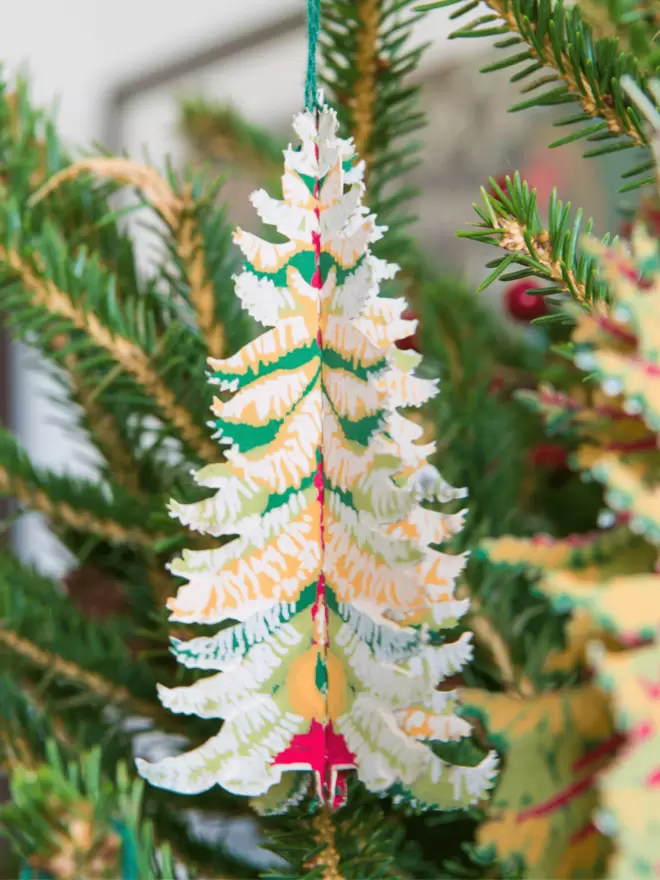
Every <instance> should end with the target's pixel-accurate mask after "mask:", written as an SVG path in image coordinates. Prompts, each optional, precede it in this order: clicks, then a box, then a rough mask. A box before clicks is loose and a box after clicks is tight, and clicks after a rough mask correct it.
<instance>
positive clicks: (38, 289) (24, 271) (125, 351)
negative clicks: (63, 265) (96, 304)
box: [0, 249, 218, 461]
mask: <svg viewBox="0 0 660 880" xmlns="http://www.w3.org/2000/svg"><path fill="white" fill-rule="evenodd" d="M0 259H2V260H4V261H5V262H6V263H7V264H8V265H9V266H11V268H12V269H13V270H14V271H15V272H16V274H17V275H18V276H19V278H20V279H21V281H22V282H23V284H24V285H25V287H26V288H27V289H28V290H30V291H31V292H32V295H33V298H34V300H35V302H37V303H39V304H40V305H42V306H43V307H44V308H46V309H48V311H49V312H51V314H53V315H61V316H62V317H65V318H67V319H68V320H69V321H71V323H72V324H73V325H74V327H76V328H77V329H78V330H82V331H84V332H85V333H87V334H88V335H89V336H90V337H91V339H92V340H93V341H94V342H95V343H96V344H97V345H98V346H99V347H100V348H102V349H104V350H105V351H107V352H108V353H109V354H110V355H111V356H112V357H113V358H114V360H115V361H116V362H117V364H119V365H120V366H121V367H122V368H123V369H125V370H126V371H127V372H128V373H130V374H131V375H133V376H134V377H135V378H136V379H137V381H138V382H139V383H140V384H141V385H142V386H143V387H144V388H145V389H146V391H147V392H148V393H149V394H150V395H151V396H152V397H153V399H154V400H155V401H156V403H157V404H158V406H159V408H160V409H161V411H162V412H163V414H164V415H165V416H166V418H168V419H169V420H170V421H171V422H172V423H173V424H174V425H175V426H176V428H177V429H178V431H179V434H180V435H181V437H182V438H183V440H184V441H185V442H186V443H187V444H188V445H189V446H190V448H191V449H193V450H194V451H195V452H197V453H198V454H199V455H200V457H201V458H203V459H204V460H206V461H217V459H218V450H217V447H216V445H215V443H213V442H212V441H211V440H210V439H209V438H208V437H207V435H206V432H205V431H204V430H203V429H201V428H200V427H199V426H198V425H196V424H195V423H194V422H193V420H192V418H191V416H190V413H189V412H188V411H187V410H186V409H185V408H184V407H182V406H180V404H179V403H178V402H177V400H176V396H175V394H174V393H173V392H172V391H171V390H170V389H169V388H168V387H167V386H166V385H165V384H164V383H163V381H162V379H161V378H160V376H159V375H158V373H157V372H156V371H155V370H154V369H153V367H152V365H151V363H150V361H149V357H148V356H147V355H146V354H145V352H144V351H143V350H142V349H141V348H140V347H139V346H138V345H136V344H135V343H133V342H131V341H130V340H128V339H124V338H123V337H121V336H117V335H115V334H113V333H111V332H110V330H108V328H107V327H105V326H104V325H103V324H102V323H101V321H99V319H98V318H97V317H96V315H94V314H93V313H91V312H85V311H83V310H82V309H81V308H79V307H78V306H76V305H75V304H74V303H73V302H72V301H71V298H70V297H69V296H67V294H66V293H64V292H63V291H61V290H59V289H58V288H57V287H56V286H55V284H54V283H53V282H52V281H51V280H50V279H47V278H42V277H40V276H39V275H37V273H36V272H35V271H34V270H33V269H32V268H31V267H30V266H28V265H26V264H25V263H24V262H23V260H21V258H20V256H19V254H18V253H17V252H16V251H9V252H7V251H4V250H2V249H0Z"/></svg>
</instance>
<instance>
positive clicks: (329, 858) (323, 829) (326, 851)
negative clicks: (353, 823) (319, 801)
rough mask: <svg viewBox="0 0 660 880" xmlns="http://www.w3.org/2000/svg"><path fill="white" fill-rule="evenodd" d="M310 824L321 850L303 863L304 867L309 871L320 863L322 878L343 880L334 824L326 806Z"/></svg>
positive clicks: (324, 879)
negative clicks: (321, 847)
mask: <svg viewBox="0 0 660 880" xmlns="http://www.w3.org/2000/svg"><path fill="white" fill-rule="evenodd" d="M312 826H313V827H314V831H315V837H316V841H317V843H318V845H319V846H323V850H322V851H321V852H320V853H319V854H318V855H317V856H315V857H314V858H313V859H310V860H309V862H307V863H306V864H305V869H306V870H307V871H311V870H312V869H313V868H317V867H320V866H321V865H322V866H323V873H322V874H321V877H322V880H344V876H343V874H342V873H341V871H340V870H339V865H340V856H339V852H338V851H337V846H336V843H335V826H334V822H333V821H332V815H331V813H330V811H329V810H328V809H327V808H323V809H321V810H319V812H318V813H317V814H316V815H315V816H314V818H313V819H312Z"/></svg>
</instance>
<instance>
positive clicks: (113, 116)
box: [0, 0, 616, 575]
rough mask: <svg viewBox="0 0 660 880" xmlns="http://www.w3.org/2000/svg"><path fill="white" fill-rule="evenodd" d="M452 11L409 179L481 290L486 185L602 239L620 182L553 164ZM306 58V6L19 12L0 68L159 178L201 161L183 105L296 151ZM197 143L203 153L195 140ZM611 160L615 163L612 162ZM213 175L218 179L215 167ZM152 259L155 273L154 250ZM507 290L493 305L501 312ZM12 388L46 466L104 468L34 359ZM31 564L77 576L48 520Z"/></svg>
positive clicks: (542, 132)
mask: <svg viewBox="0 0 660 880" xmlns="http://www.w3.org/2000/svg"><path fill="white" fill-rule="evenodd" d="M451 30H452V22H451V21H450V20H449V14H448V12H445V11H443V10H441V11H438V12H435V13H434V14H432V15H431V16H429V17H428V18H426V19H425V21H424V26H423V33H420V34H419V39H420V41H422V40H425V41H426V40H428V41H430V42H431V45H430V47H429V49H428V51H427V52H426V53H425V55H424V58H423V61H422V64H421V67H420V69H419V71H418V72H417V74H416V76H417V77H418V78H419V79H420V80H421V81H422V82H423V85H424V92H423V94H424V105H425V109H426V111H427V113H428V115H429V126H428V128H427V129H426V130H424V131H423V132H421V136H422V138H423V139H424V140H425V153H424V163H423V164H422V165H421V166H420V168H419V169H417V170H416V171H415V172H414V178H415V179H414V181H413V182H414V183H416V184H420V183H421V184H422V187H423V195H422V196H421V197H420V198H419V199H418V201H417V203H416V204H414V205H413V206H412V211H413V213H415V214H418V216H419V218H420V220H419V227H418V235H419V237H420V239H421V241H422V242H423V243H424V244H425V245H426V246H427V247H428V250H429V252H430V253H431V254H432V255H433V258H434V259H435V260H437V261H438V262H439V263H440V264H441V265H443V266H445V267H447V268H454V269H457V270H458V271H459V272H460V273H462V274H464V275H466V276H467V277H468V279H469V280H470V282H473V283H474V286H475V287H476V285H477V284H478V282H479V281H480V280H482V278H483V277H484V275H485V270H484V261H485V259H487V258H488V257H489V256H490V255H488V254H487V255H484V249H483V248H482V247H480V246H479V245H476V244H474V243H473V242H465V241H457V240H456V238H455V231H456V229H460V228H466V225H467V224H469V223H470V221H471V220H472V219H473V210H472V207H471V205H472V202H473V201H475V200H478V198H479V186H480V185H482V184H486V185H487V181H488V177H489V176H493V177H496V178H499V177H501V176H503V175H504V174H506V173H509V172H513V170H515V169H516V168H518V169H520V170H521V172H523V173H526V174H527V177H528V179H529V180H530V181H531V182H532V183H533V184H534V185H536V186H537V188H538V192H539V202H540V204H541V206H542V205H543V203H544V201H545V200H546V199H547V196H548V194H549V191H550V188H551V186H552V185H558V186H559V187H560V190H561V194H562V197H563V198H565V199H571V200H574V202H575V203H577V204H578V205H582V206H583V207H584V209H585V213H586V214H587V215H593V216H595V217H596V218H597V222H596V224H595V227H596V231H597V232H603V231H605V230H606V229H608V228H612V227H613V226H614V225H615V222H616V221H615V220H614V214H613V207H612V204H613V201H614V199H613V195H614V190H615V184H614V183H612V184H610V183H609V180H612V181H614V180H615V179H616V173H614V172H612V168H611V165H612V163H611V162H610V163H609V164H608V163H607V162H605V161H602V162H598V161H591V162H588V163H583V162H576V161H575V159H576V156H577V154H578V153H579V150H580V147H579V146H577V147H576V146H575V145H569V146H567V147H564V148H562V149H561V150H557V151H549V150H548V149H547V147H546V145H547V144H548V143H549V142H550V141H551V140H552V139H553V136H554V137H556V134H555V133H554V132H553V131H552V128H551V122H552V114H551V112H550V111H548V112H547V113H546V112H541V114H540V115H539V113H538V112H525V113H521V114H509V113H507V109H508V108H509V107H510V106H511V105H512V104H513V103H515V101H516V99H517V97H518V92H517V89H516V87H515V86H512V85H511V84H510V83H509V82H508V74H507V72H501V73H499V74H494V75H489V76H483V75H481V74H480V73H479V68H480V67H481V66H484V65H485V64H486V63H488V61H489V60H490V59H489V50H488V48H485V45H486V41H484V40H482V39H480V40H456V41H451V40H448V39H447V36H448V34H449V33H450V32H451ZM305 53H306V24H305V9H304V3H303V2H300V0H241V2H240V3H237V2H234V0H187V2H185V3H181V2H175V0H114V2H113V3H112V4H101V3H95V2H89V0H60V2H58V3H57V4H53V3H49V2H46V0H23V2H21V3H18V4H12V5H11V8H9V9H7V10H6V11H5V14H4V16H3V25H2V29H1V30H0V61H2V63H3V65H4V68H5V75H6V76H7V75H9V76H11V75H13V74H15V73H19V72H21V73H24V74H25V75H27V76H28V78H29V80H30V82H31V88H32V96H33V100H34V101H35V103H36V104H37V105H39V104H41V105H43V106H48V107H53V108H54V109H55V110H56V114H57V119H58V127H59V131H60V133H61V135H62V137H63V138H64V139H65V140H67V141H68V142H69V143H70V145H71V146H72V147H74V148H75V149H79V150H82V149H88V150H91V151H92V152H93V151H94V146H93V145H94V144H99V145H101V146H102V147H103V148H106V149H108V150H111V151H112V152H115V153H117V152H124V151H125V152H126V153H127V154H128V155H129V156H131V157H133V158H136V159H141V158H144V156H145V155H147V156H148V158H149V160H150V161H151V162H152V163H153V164H155V165H156V166H157V167H159V168H162V167H163V165H164V161H165V157H166V156H168V155H169V156H171V159H172V162H173V164H174V166H175V167H176V166H180V165H182V164H183V163H185V162H187V161H191V160H192V161H201V160H202V158H208V156H205V157H203V156H201V155H200V151H199V150H198V149H197V150H196V149H195V147H194V145H193V141H192V140H191V138H190V137H189V136H187V134H186V131H185V126H184V125H183V114H182V104H183V103H184V102H185V101H190V100H191V99H204V100H206V101H211V102H214V103H216V104H220V105H230V106H232V107H234V108H236V109H238V110H239V111H240V113H241V114H242V115H243V117H244V118H245V119H246V120H248V121H250V120H251V121H254V122H258V123H259V124H261V125H265V126H267V127H268V128H269V129H270V130H271V131H272V132H273V133H275V134H281V136H282V139H283V140H288V136H289V135H288V132H289V130H290V120H291V116H292V114H293V113H294V112H296V110H297V109H298V108H299V107H300V106H301V102H302V97H303V77H304V70H305ZM193 140H194V139H193ZM615 161H616V159H615ZM211 173H212V169H211ZM252 186H253V181H252V180H251V179H250V176H249V173H247V174H246V175H245V179H241V178H238V179H237V178H236V177H232V180H231V181H230V182H229V183H228V184H227V186H226V187H225V190H224V193H223V196H224V198H228V199H229V200H230V203H231V211H232V213H233V216H232V219H235V220H237V221H239V222H249V221H246V219H245V218H246V217H248V218H249V217H251V212H252V209H251V206H250V205H249V203H248V202H247V195H248V194H249V192H250V191H251V189H252ZM143 250H144V259H145V260H148V259H149V253H148V251H149V246H148V242H147V241H145V243H144V249H143ZM501 294H502V291H501V290H499V289H498V288H497V287H495V288H494V289H493V290H491V291H489V292H488V294H485V295H487V296H489V297H491V298H492V300H493V304H494V306H495V307H498V304H499V301H500V299H501ZM7 378H8V386H9V387H8V392H9V401H8V406H9V408H10V410H11V420H12V422H13V426H14V428H15V430H16V431H17V433H18V435H19V436H20V438H21V439H22V441H23V443H24V445H25V447H26V448H27V451H28V452H29V454H30V456H31V457H32V459H33V461H34V462H35V463H36V464H47V465H48V466H49V467H50V468H54V469H60V468H63V467H66V468H68V469H70V470H72V471H74V472H76V473H83V474H86V473H89V471H90V469H91V470H93V467H94V462H93V461H92V460H91V459H89V454H88V451H87V450H83V449H80V448H79V447H78V446H75V445H74V441H72V440H71V432H70V430H69V429H68V425H67V421H66V416H65V414H64V415H63V413H62V410H61V407H60V406H55V405H54V404H52V403H50V402H49V399H48V398H49V396H50V395H51V393H52V387H51V385H50V383H49V380H48V378H47V376H46V375H45V371H43V370H41V369H40V365H39V364H38V363H36V362H35V361H34V355H29V356H28V355H27V354H26V351H25V350H24V349H23V348H22V347H19V346H16V347H15V348H14V349H13V350H12V352H11V355H10V370H9V376H8V377H7ZM17 541H18V544H19V549H20V551H21V552H22V554H23V555H25V556H27V557H29V558H31V559H35V560H37V557H38V563H39V566H40V567H42V568H44V569H46V570H47V571H48V572H49V573H53V574H55V575H59V574H61V573H62V571H64V570H65V569H66V567H67V558H66V556H65V555H64V552H63V551H62V550H61V549H60V548H59V547H58V546H56V544H55V542H54V539H53V538H52V537H50V536H49V534H48V533H47V531H46V530H45V529H44V528H41V527H40V524H39V522H38V519H37V518H35V517H27V518H24V519H23V520H22V521H21V524H20V526H19V528H18V532H17Z"/></svg>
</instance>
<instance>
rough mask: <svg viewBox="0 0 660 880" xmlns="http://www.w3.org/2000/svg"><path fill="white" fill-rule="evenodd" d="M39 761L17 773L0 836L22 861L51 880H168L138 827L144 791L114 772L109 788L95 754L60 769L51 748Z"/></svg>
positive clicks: (159, 854) (149, 838)
mask: <svg viewBox="0 0 660 880" xmlns="http://www.w3.org/2000/svg"><path fill="white" fill-rule="evenodd" d="M46 751H47V755H46V761H45V762H44V763H39V764H35V763H33V762H32V763H30V764H29V765H28V767H27V768H26V767H23V766H16V767H14V769H13V772H12V774H11V789H12V801H11V803H10V804H9V805H7V806H5V807H3V808H2V810H0V813H1V815H2V821H3V830H4V833H5V835H6V836H8V837H9V838H10V840H11V842H12V844H13V846H14V848H15V851H16V852H17V854H18V855H20V856H21V857H22V859H23V860H24V861H25V862H26V863H27V864H28V865H30V867H32V868H35V869H37V870H43V871H46V872H47V873H48V874H49V875H50V876H54V877H60V878H67V877H79V876H87V877H92V876H93V877H99V878H101V877H117V876H119V872H120V870H121V873H122V876H133V875H134V876H139V877H141V878H145V880H157V878H166V877H170V878H171V877H174V864H173V861H172V854H171V851H170V849H169V847H162V848H156V846H155V845H154V840H153V831H152V828H151V825H150V823H143V821H142V797H143V786H142V785H141V783H140V782H139V781H137V780H130V779H129V777H128V774H127V771H126V767H125V766H124V765H123V764H120V765H119V766H118V767H117V769H116V771H115V775H116V781H115V783H114V784H112V783H110V782H109V780H107V779H105V778H103V776H102V773H101V750H100V749H99V748H98V747H97V748H95V749H93V750H92V751H91V752H89V753H86V754H84V755H82V756H81V757H78V756H76V758H75V760H72V761H71V762H69V764H68V765H67V764H65V763H64V761H63V759H62V756H61V755H60V753H59V750H58V749H57V747H56V746H55V744H54V743H53V742H52V741H51V742H50V743H48V745H47V750H46Z"/></svg>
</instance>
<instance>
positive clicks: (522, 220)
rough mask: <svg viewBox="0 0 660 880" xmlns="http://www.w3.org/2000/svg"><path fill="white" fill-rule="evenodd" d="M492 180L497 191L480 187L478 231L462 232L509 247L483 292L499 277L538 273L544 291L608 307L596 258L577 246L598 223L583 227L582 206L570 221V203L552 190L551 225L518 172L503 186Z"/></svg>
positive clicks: (496, 262)
mask: <svg viewBox="0 0 660 880" xmlns="http://www.w3.org/2000/svg"><path fill="white" fill-rule="evenodd" d="M490 184H491V187H492V190H493V193H487V192H486V190H485V189H484V188H483V187H482V189H481V195H482V199H483V203H484V207H483V208H482V207H481V206H478V205H476V204H475V205H474V209H475V211H476V213H477V215H478V217H479V219H480V221H481V222H480V223H475V224H474V226H475V227H476V229H475V230H470V231H466V232H459V233H458V235H459V236H460V237H461V238H469V239H472V240H473V241H480V242H484V243H486V244H490V245H494V246H495V247H498V248H501V249H502V250H503V251H505V254H504V255H503V256H501V257H498V258H497V259H495V260H493V261H492V262H490V263H488V264H487V265H488V267H489V268H490V269H492V272H491V273H490V275H489V276H488V277H487V278H486V280H485V281H483V282H482V283H481V285H480V286H479V288H478V289H479V290H484V289H485V288H486V287H488V286H489V285H490V284H492V283H493V282H494V281H495V280H496V279H498V278H500V279H501V280H503V281H511V280H515V279H519V278H530V277H537V278H540V279H542V280H543V281H546V282H549V284H550V287H548V288H545V289H544V290H541V291H539V295H542V296H547V295H549V294H557V293H569V294H570V295H571V296H572V297H573V298H574V299H575V300H577V302H579V303H581V304H583V305H591V304H594V305H596V306H597V307H598V308H601V309H604V308H605V305H606V297H607V286H606V285H605V283H604V282H603V281H601V280H600V279H599V277H598V272H597V268H596V262H595V258H594V257H593V256H592V255H590V254H588V253H586V252H585V251H584V250H583V249H582V248H581V247H578V241H579V240H580V237H581V236H582V235H589V234H590V233H591V228H592V224H593V221H592V220H591V219H589V220H588V221H587V223H586V224H585V227H584V229H583V227H582V210H581V209H580V210H578V212H577V214H576V216H575V219H574V220H571V204H570V202H569V203H567V204H566V205H564V204H563V203H562V202H561V201H559V200H558V199H557V191H556V190H553V192H552V196H551V198H550V208H549V221H548V226H547V228H546V227H544V225H543V223H542V222H541V218H540V216H539V212H538V209H537V206H536V190H532V191H531V192H530V189H529V185H528V184H527V181H522V180H521V178H520V175H519V173H518V172H516V173H515V175H514V177H513V180H512V179H511V178H510V177H507V178H506V185H505V187H504V189H501V188H500V186H499V185H498V184H497V182H496V181H495V180H493V179H492V178H491V180H490ZM603 241H604V242H606V241H607V238H605V239H603ZM516 267H520V268H518V269H516ZM511 268H513V269H514V271H513V272H512V271H510V270H511ZM505 273H506V274H505ZM534 292H535V291H534Z"/></svg>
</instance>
